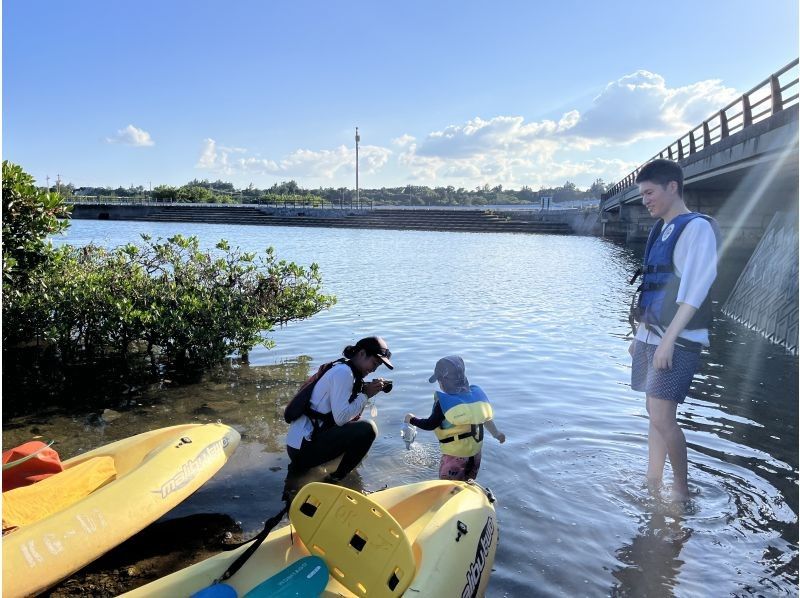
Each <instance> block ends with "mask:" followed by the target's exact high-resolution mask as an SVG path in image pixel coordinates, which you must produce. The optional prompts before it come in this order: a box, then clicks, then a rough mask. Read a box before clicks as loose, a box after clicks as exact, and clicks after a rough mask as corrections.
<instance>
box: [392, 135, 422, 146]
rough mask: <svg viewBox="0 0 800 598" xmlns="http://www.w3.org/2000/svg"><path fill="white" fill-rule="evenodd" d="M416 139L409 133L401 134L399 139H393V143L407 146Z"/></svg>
mask: <svg viewBox="0 0 800 598" xmlns="http://www.w3.org/2000/svg"><path fill="white" fill-rule="evenodd" d="M415 141H416V138H415V137H412V136H411V135H408V134H404V135H401V136H400V137H398V138H397V139H392V143H393V144H394V145H396V146H398V147H406V146H407V145H410V144H412V143H414V142H415Z"/></svg>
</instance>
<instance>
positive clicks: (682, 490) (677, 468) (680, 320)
mask: <svg viewBox="0 0 800 598" xmlns="http://www.w3.org/2000/svg"><path fill="white" fill-rule="evenodd" d="M636 183H637V184H638V185H639V191H640V192H641V194H642V202H643V203H644V206H645V207H646V208H647V211H648V212H650V215H651V216H652V217H654V218H657V219H658V220H657V221H656V223H655V225H654V226H653V229H652V230H651V231H650V237H649V238H648V240H647V247H646V249H645V254H644V264H643V266H642V274H643V281H642V284H641V286H640V287H639V289H638V291H639V292H640V295H639V298H638V303H637V305H636V307H635V308H634V318H635V319H636V321H638V322H639V326H638V328H637V330H636V335H635V337H634V340H633V343H631V346H630V353H631V356H632V357H633V367H632V371H631V387H632V388H633V390H636V391H640V392H644V393H645V394H646V397H647V413H648V415H649V417H650V427H649V431H648V465H647V480H648V483H649V484H650V485H651V486H654V487H658V486H660V485H661V481H662V477H663V474H664V464H665V462H666V458H667V457H669V462H670V464H671V466H672V475H673V483H672V498H673V499H674V500H678V501H684V500H687V499H688V498H689V486H688V483H687V475H686V473H687V457H686V438H685V437H684V435H683V431H682V430H681V429H680V427H679V426H678V423H677V419H676V414H677V409H678V405H679V404H680V403H683V401H684V400H685V398H686V395H687V393H688V391H689V386H690V385H691V383H692V377H693V376H694V374H695V372H696V371H697V369H698V366H699V363H700V351H701V349H702V348H703V347H707V346H708V344H709V341H708V328H709V326H710V325H711V321H712V314H711V300H710V298H709V291H710V289H711V285H712V284H713V282H714V279H715V278H716V276H717V245H718V234H719V233H718V228H717V225H716V222H715V221H714V220H713V219H712V218H710V217H708V216H705V215H703V214H697V213H694V212H691V211H689V209H688V208H687V207H686V203H685V202H684V200H683V171H682V170H681V167H680V166H679V165H678V164H677V163H675V162H672V161H671V160H660V159H659V160H653V161H652V162H649V163H648V164H646V165H645V166H644V167H643V168H642V170H641V171H640V172H639V175H638V176H637V177H636Z"/></svg>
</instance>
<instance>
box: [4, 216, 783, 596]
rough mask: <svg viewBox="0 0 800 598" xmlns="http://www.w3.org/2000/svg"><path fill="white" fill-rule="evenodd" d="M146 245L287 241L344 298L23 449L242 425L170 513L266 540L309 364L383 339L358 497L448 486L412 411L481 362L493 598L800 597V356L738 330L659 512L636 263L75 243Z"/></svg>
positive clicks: (112, 226) (559, 248)
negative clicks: (489, 427) (631, 335)
mask: <svg viewBox="0 0 800 598" xmlns="http://www.w3.org/2000/svg"><path fill="white" fill-rule="evenodd" d="M140 232H148V233H151V234H154V235H157V236H158V235H160V236H168V235H171V234H174V233H175V232H181V233H183V234H195V235H198V236H199V237H200V238H201V240H202V241H203V243H204V244H206V245H207V246H209V247H211V246H213V244H214V243H215V242H216V241H217V240H218V239H220V238H225V239H228V240H229V241H231V244H232V245H237V244H238V245H240V246H241V247H242V248H246V249H249V250H257V249H261V248H265V247H267V246H270V245H271V246H274V247H275V248H276V250H277V252H278V255H279V257H281V258H285V259H289V260H293V261H296V262H298V263H301V264H308V263H310V262H312V261H316V262H318V263H319V264H320V266H321V270H322V273H323V277H324V283H325V290H326V292H332V293H334V294H336V295H337V296H338V299H339V302H338V304H337V305H336V306H335V307H334V308H333V309H331V310H330V311H328V312H325V313H321V314H319V315H317V316H315V317H313V318H312V319H310V320H308V321H305V322H300V323H295V324H292V325H290V326H288V327H286V328H284V329H280V330H277V331H275V332H274V333H272V334H271V335H270V336H271V338H272V339H273V340H274V341H275V342H276V343H277V346H276V347H275V348H274V349H273V350H269V351H267V350H256V351H254V352H253V354H252V355H251V362H250V364H249V366H244V365H241V366H237V365H235V366H234V367H233V369H232V370H231V371H230V372H229V373H227V374H224V375H221V376H217V377H215V378H213V379H209V380H208V381H205V382H203V383H201V384H198V385H196V386H192V387H183V388H177V389H164V390H161V391H152V392H150V393H149V394H148V395H147V396H144V397H138V398H137V399H136V400H137V401H139V402H141V406H138V407H135V408H133V409H126V408H120V411H122V416H121V417H120V418H119V419H116V420H114V421H112V422H110V423H107V424H104V425H97V424H96V422H95V424H90V423H89V422H90V421H91V420H92V418H91V416H90V415H89V414H75V415H73V416H71V417H61V416H54V417H38V418H28V419H21V420H15V421H11V422H6V425H5V430H4V438H3V445H4V447H8V446H10V445H12V444H13V443H16V442H18V441H22V440H26V439H28V438H29V436H30V435H31V434H32V433H36V432H38V433H39V434H41V435H43V436H45V437H47V438H56V439H57V440H58V441H59V443H60V444H59V447H60V452H61V453H62V455H66V456H69V455H72V454H74V453H75V452H78V451H81V450H87V449H89V448H92V447H94V446H97V445H100V444H104V443H106V442H109V441H111V440H114V439H116V438H121V437H124V436H127V435H130V434H132V433H136V432H140V431H144V430H147V429H151V428H153V427H158V426H165V425H171V424H174V423H178V422H184V421H214V420H216V419H221V420H222V421H224V422H225V423H228V424H231V425H234V426H236V427H237V428H238V429H239V430H240V431H241V432H242V433H243V441H242V445H241V447H240V448H239V450H238V451H237V453H236V454H235V455H234V457H233V460H232V461H231V462H230V463H229V464H228V465H226V467H225V468H224V469H223V470H222V471H221V472H220V473H219V474H218V475H217V476H216V477H215V478H214V479H213V480H212V481H211V482H209V483H208V484H207V485H206V486H204V487H203V488H202V489H201V490H200V491H198V492H197V493H196V494H195V495H194V496H192V497H191V498H190V499H189V500H187V501H186V502H185V503H184V504H183V505H182V506H180V507H179V508H178V509H176V510H175V511H173V512H172V513H171V514H170V515H169V516H168V518H181V517H185V516H188V515H193V514H198V513H207V514H210V513H218V514H223V515H229V516H230V517H231V518H232V519H233V520H235V521H237V522H241V526H242V528H243V529H244V530H245V531H246V532H248V533H251V532H255V531H256V530H258V529H260V526H261V523H262V521H263V519H264V518H265V517H266V516H267V515H269V514H271V513H273V512H274V511H276V510H277V508H278V506H279V495H280V489H281V486H282V483H283V477H284V475H285V466H286V462H287V460H286V457H285V454H284V452H283V439H284V436H285V431H286V425H285V424H284V423H283V421H282V419H281V417H280V414H281V406H282V405H283V404H285V402H286V400H288V398H289V397H290V396H291V394H292V393H293V391H294V390H295V389H296V386H297V383H298V382H299V381H300V380H302V379H303V378H304V377H305V376H306V375H307V374H308V372H309V367H312V368H314V369H315V368H316V366H317V365H318V364H319V363H321V362H322V361H326V360H330V359H333V358H335V357H337V356H338V355H339V353H340V351H341V349H342V348H343V347H344V346H345V345H346V344H350V343H352V342H353V341H355V340H357V339H358V338H360V337H362V336H365V335H368V334H380V335H382V336H384V337H385V338H386V339H387V340H388V342H389V345H390V347H391V349H392V351H393V353H394V357H393V361H394V363H395V365H396V369H395V370H394V371H393V372H391V373H388V372H386V371H379V372H378V374H379V375H383V376H386V377H391V378H392V379H393V380H394V382H395V390H394V391H393V392H392V393H391V394H390V395H384V394H381V395H380V396H379V397H378V400H377V408H378V413H377V416H376V417H375V421H376V423H377V424H378V426H379V429H380V432H381V434H380V436H379V438H378V440H377V441H376V443H375V445H374V446H373V449H372V451H371V452H370V454H369V455H368V457H367V458H366V460H365V461H364V462H363V464H362V465H361V467H360V468H359V470H358V472H359V475H358V476H356V477H355V479H352V478H349V479H348V481H350V483H351V484H352V485H356V486H359V485H360V486H361V487H363V488H366V489H370V490H372V489H378V488H380V487H383V486H385V485H387V484H391V485H395V484H398V483H407V482H413V481H418V480H423V479H430V478H435V477H436V475H437V463H438V448H437V446H436V443H435V440H434V436H433V434H431V433H424V432H420V434H419V435H418V436H417V443H416V445H415V446H414V447H413V448H412V450H410V451H406V450H405V447H404V444H403V442H402V441H401V439H400V438H399V429H400V425H401V423H402V417H403V415H404V414H405V413H406V412H407V411H413V412H415V413H417V414H421V415H427V413H428V411H429V408H430V404H431V392H432V385H430V384H428V382H427V377H428V376H429V375H430V372H431V371H432V368H433V365H434V363H435V362H436V360H437V359H438V358H439V357H442V356H444V355H447V354H452V353H457V354H460V355H461V356H463V358H464V360H465V362H466V364H467V374H468V376H469V379H470V381H471V382H472V383H476V384H479V385H481V386H483V388H484V389H485V390H486V391H487V393H488V395H489V397H490V398H491V399H492V401H493V403H494V406H495V414H496V422H497V424H498V427H499V428H500V429H501V430H502V431H504V432H505V433H506V435H507V437H508V440H507V441H506V443H505V444H504V445H500V444H498V443H497V442H496V441H495V440H494V439H493V438H491V437H490V436H488V435H487V439H486V441H485V443H484V457H483V464H482V468H481V472H480V475H479V481H480V482H482V483H483V484H485V485H488V486H489V487H490V488H491V489H492V490H493V491H494V493H495V494H496V496H497V497H498V515H499V519H500V530H501V536H500V545H499V548H498V552H497V558H496V562H495V569H494V572H493V573H492V578H491V583H490V586H489V595H491V596H531V595H541V596H605V595H613V596H645V595H647V596H670V595H676V596H729V595H763V596H780V595H796V594H797V587H798V586H797V574H798V566H797V534H798V525H797V521H798V518H797V513H798V507H797V502H798V493H797V485H798V448H797V447H798V436H797V421H798V385H797V382H798V368H797V358H796V357H792V356H789V355H787V354H785V353H784V351H783V350H782V349H781V348H779V347H776V346H773V345H771V344H769V343H768V342H766V341H764V340H762V339H761V338H760V337H758V336H757V335H755V334H753V333H751V332H749V331H748V330H746V329H745V328H743V327H741V326H739V325H738V324H735V323H732V322H729V321H727V320H721V321H719V322H718V323H717V327H716V331H715V334H714V337H713V339H712V342H713V347H712V349H711V351H710V353H709V354H708V355H707V356H706V357H707V360H706V361H707V364H706V365H705V366H704V369H703V371H702V373H701V375H699V376H698V377H697V378H696V383H695V385H694V386H693V388H692V391H691V396H690V397H689V399H688V400H687V401H686V403H685V404H684V406H683V408H681V409H680V412H679V414H680V415H679V417H680V423H681V425H682V426H683V428H684V430H685V432H686V437H687V441H688V444H689V476H690V486H691V489H692V491H693V493H694V498H693V500H692V501H691V504H690V505H689V507H688V508H686V509H679V508H676V507H674V506H671V505H669V504H668V503H667V502H664V501H662V500H660V499H659V498H658V497H655V496H653V495H651V494H650V493H648V491H647V489H646V487H645V485H644V471H645V468H646V459H647V443H646V434H647V419H646V417H645V416H646V413H645V408H644V399H643V396H642V395H640V394H638V393H634V392H632V391H631V389H630V387H629V375H630V370H629V356H628V352H627V348H628V341H627V340H626V339H625V338H624V337H625V335H626V333H627V328H628V325H627V313H626V312H627V305H628V302H629V292H630V287H628V285H627V277H628V276H629V273H630V272H631V271H632V269H633V268H634V264H635V262H636V261H637V258H636V256H635V255H634V254H633V252H632V251H631V250H629V249H626V248H623V247H619V246H617V245H614V244H611V243H609V242H606V241H603V240H601V239H596V238H588V237H563V236H544V235H505V234H491V235H488V234H487V235H482V234H469V233H437V232H402V231H370V230H363V231H362V230H326V229H317V228H308V229H302V228H270V227H235V226H222V225H189V224H186V225H172V224H169V225H161V224H156V223H125V222H102V223H101V222H93V221H81V220H78V221H75V222H73V223H72V226H71V228H70V231H69V233H68V235H67V237H66V240H67V242H70V243H73V244H76V245H82V244H86V243H88V242H95V243H100V244H105V245H108V246H113V245H117V244H121V243H125V242H129V241H135V240H136V239H137V238H138V234H139V233H140ZM134 402H136V401H134ZM669 480H670V474H669V472H667V474H666V481H667V483H669ZM668 490H669V488H667V491H668ZM174 568H177V564H176V565H175V567H174Z"/></svg>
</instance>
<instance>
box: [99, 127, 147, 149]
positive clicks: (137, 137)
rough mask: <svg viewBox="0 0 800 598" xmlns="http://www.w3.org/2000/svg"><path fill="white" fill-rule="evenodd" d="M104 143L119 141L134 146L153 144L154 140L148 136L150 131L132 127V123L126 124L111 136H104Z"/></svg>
mask: <svg viewBox="0 0 800 598" xmlns="http://www.w3.org/2000/svg"><path fill="white" fill-rule="evenodd" d="M106 143H121V144H124V145H133V146H136V147H147V146H150V145H155V142H154V141H153V139H152V138H151V137H150V133H148V132H147V131H145V130H143V129H139V128H138V127H134V126H133V125H128V126H127V127H125V128H124V129H120V130H119V131H117V132H116V134H114V135H112V136H111V137H106Z"/></svg>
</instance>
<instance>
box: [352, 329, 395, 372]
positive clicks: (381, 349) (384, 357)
mask: <svg viewBox="0 0 800 598" xmlns="http://www.w3.org/2000/svg"><path fill="white" fill-rule="evenodd" d="M356 348H357V349H364V351H366V352H367V353H368V354H369V355H375V356H376V357H379V358H380V360H381V361H382V362H383V364H384V365H385V366H386V367H387V368H389V369H390V370H393V369H394V366H393V365H392V362H391V361H389V358H390V357H391V356H392V352H391V351H389V345H387V344H386V341H385V340H383V339H382V338H381V337H379V336H368V337H366V338H362V339H361V340H360V341H358V342H357V343H356Z"/></svg>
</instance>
